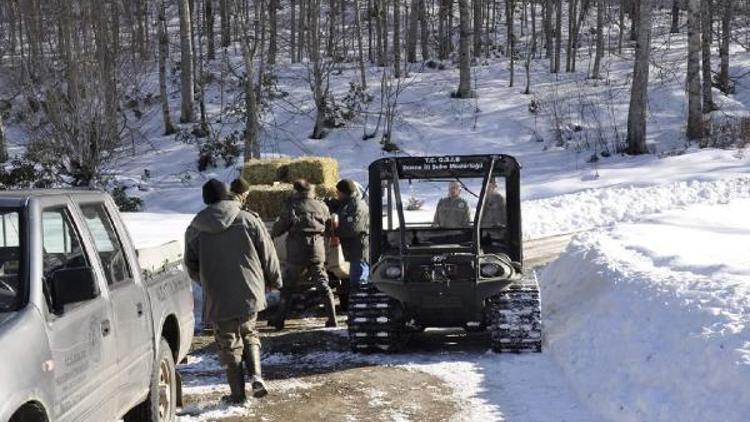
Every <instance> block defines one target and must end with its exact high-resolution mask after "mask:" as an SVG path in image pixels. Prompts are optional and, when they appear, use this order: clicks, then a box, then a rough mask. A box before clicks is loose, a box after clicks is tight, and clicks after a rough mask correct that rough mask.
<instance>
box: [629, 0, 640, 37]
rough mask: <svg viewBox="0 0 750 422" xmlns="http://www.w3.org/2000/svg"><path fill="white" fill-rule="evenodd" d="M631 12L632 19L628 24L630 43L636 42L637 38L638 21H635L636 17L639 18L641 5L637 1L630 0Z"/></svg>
mask: <svg viewBox="0 0 750 422" xmlns="http://www.w3.org/2000/svg"><path fill="white" fill-rule="evenodd" d="M632 6H633V8H632V12H631V16H633V19H632V20H631V22H630V24H631V25H630V41H636V40H637V38H638V25H639V23H638V19H636V16H640V11H639V9H640V7H641V4H640V2H639V1H638V0H632Z"/></svg>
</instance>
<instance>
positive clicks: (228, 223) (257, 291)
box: [185, 179, 282, 403]
mask: <svg viewBox="0 0 750 422" xmlns="http://www.w3.org/2000/svg"><path fill="white" fill-rule="evenodd" d="M203 202H205V204H206V205H207V207H206V208H205V209H204V210H203V211H201V212H200V213H198V215H196V216H195V218H194V219H193V221H192V222H191V223H190V226H189V227H188V229H187V231H186V233H185V266H186V267H187V269H188V272H189V274H190V277H191V278H193V280H195V281H196V282H198V283H199V284H200V285H201V286H202V287H203V290H204V292H205V297H206V304H205V306H206V315H205V318H206V320H207V321H208V322H210V323H212V324H213V326H214V335H215V338H216V345H217V347H218V358H219V363H220V364H221V365H222V366H224V367H225V368H226V374H227V381H228V384H229V387H230V390H231V395H230V396H227V397H224V400H225V401H228V402H231V403H243V402H244V401H245V400H246V396H245V376H244V371H243V368H242V362H243V360H244V362H245V365H246V366H247V369H248V371H250V375H251V377H252V389H253V396H255V397H263V396H265V395H266V394H268V391H267V389H266V385H265V383H264V382H263V378H262V376H261V368H260V338H259V336H258V332H257V331H256V328H255V323H256V319H257V315H258V312H260V311H262V310H263V309H265V308H266V296H265V292H266V289H267V288H268V287H271V288H276V289H278V288H281V285H282V284H281V273H280V270H279V260H278V257H277V256H276V250H275V249H274V246H273V241H272V240H271V237H270V236H269V234H268V231H267V230H266V228H265V226H264V224H263V222H262V221H261V219H260V218H259V217H258V215H257V214H254V213H251V212H247V211H242V210H241V209H240V204H239V202H237V201H235V200H232V199H231V197H230V195H229V191H228V190H227V187H226V185H225V184H224V183H223V182H221V181H219V180H216V179H211V180H209V181H208V182H206V184H205V185H203Z"/></svg>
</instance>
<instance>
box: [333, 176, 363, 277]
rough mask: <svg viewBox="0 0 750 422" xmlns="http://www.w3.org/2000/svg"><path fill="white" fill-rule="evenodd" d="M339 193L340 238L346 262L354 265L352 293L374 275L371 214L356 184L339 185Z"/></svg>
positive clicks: (347, 181) (350, 268)
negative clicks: (372, 271)
mask: <svg viewBox="0 0 750 422" xmlns="http://www.w3.org/2000/svg"><path fill="white" fill-rule="evenodd" d="M336 190H337V191H338V196H339V201H341V204H342V205H341V208H340V209H339V211H338V216H339V227H338V229H337V230H336V235H337V236H338V237H339V238H340V239H341V249H342V250H343V251H344V259H346V260H347V261H348V262H349V265H350V266H349V283H350V285H349V288H350V289H352V288H354V287H355V286H357V285H358V284H359V283H360V282H361V281H362V280H366V279H367V276H368V275H369V271H370V268H369V266H368V261H369V257H370V256H369V255H370V252H369V250H370V210H369V208H368V207H367V203H365V201H364V200H363V199H362V196H361V195H360V193H359V189H358V188H357V184H356V183H354V181H353V180H351V179H342V180H341V181H339V182H338V183H337V184H336Z"/></svg>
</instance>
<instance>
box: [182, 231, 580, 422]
mask: <svg viewBox="0 0 750 422" xmlns="http://www.w3.org/2000/svg"><path fill="white" fill-rule="evenodd" d="M569 240H570V236H569V235H565V236H556V237H553V238H547V239H541V240H538V241H531V242H528V243H527V247H526V265H527V268H534V267H539V266H541V265H545V264H546V263H548V262H550V261H551V260H553V259H554V258H555V257H557V256H558V255H559V254H560V252H561V251H562V250H563V249H564V248H565V246H566V245H567V243H568V242H569ZM323 321H324V320H323V319H319V318H307V319H295V320H291V321H289V322H288V324H287V329H285V330H284V331H282V332H274V331H273V330H271V329H270V328H268V327H266V326H265V324H264V323H261V327H260V328H261V332H262V336H263V356H264V358H263V369H264V376H265V379H266V380H267V381H268V383H269V389H270V390H271V394H270V395H269V396H268V397H266V398H264V399H262V400H252V401H251V402H250V403H249V404H248V405H247V406H245V407H242V408H240V407H227V406H224V405H220V404H218V400H219V398H220V397H221V396H222V395H224V394H227V393H228V389H227V387H226V385H225V384H224V374H223V371H222V369H221V368H220V367H219V365H218V363H217V362H216V360H215V358H214V355H215V353H214V352H215V350H214V348H215V346H214V344H213V339H212V338H211V337H210V336H198V337H196V339H195V342H194V345H193V346H194V351H193V353H192V354H191V358H190V361H189V362H188V363H187V364H184V365H181V366H180V372H181V374H182V376H183V379H184V393H185V406H184V407H183V408H182V409H181V410H180V411H179V418H178V420H180V421H194V420H195V421H199V420H200V421H208V420H222V421H255V420H262V421H285V422H286V421H289V422H297V421H299V422H313V421H453V420H466V419H475V420H490V419H504V418H506V417H509V418H512V419H514V420H515V419H517V418H519V417H520V419H523V420H535V419H536V420H538V418H543V417H544V414H541V415H539V414H537V415H536V416H534V415H535V414H534V412H533V411H530V412H527V411H525V410H523V409H526V405H527V404H528V405H531V403H524V400H525V399H524V398H523V397H522V398H520V399H519V400H515V399H516V398H517V397H514V398H513V400H510V401H509V400H508V398H507V397H504V395H503V394H501V395H499V396H498V400H495V399H494V396H493V395H492V394H484V396H487V397H470V396H471V395H472V394H474V393H476V392H470V391H468V390H471V389H472V388H474V387H472V385H475V384H476V380H473V379H472V377H474V378H476V376H477V374H476V372H477V370H476V367H477V365H478V366H479V367H482V366H485V367H488V369H487V371H484V372H487V373H492V372H493V371H502V372H504V373H505V375H506V376H509V375H510V376H518V377H524V374H525V373H531V372H534V371H540V372H544V373H548V372H550V371H554V370H555V369H554V368H552V369H549V368H547V366H549V365H550V363H549V362H548V360H549V358H545V357H544V354H542V355H525V356H500V357H498V356H497V355H494V354H491V353H488V352H487V350H488V346H487V345H488V336H487V335H486V334H485V333H478V334H466V333H464V332H463V331H462V330H428V331H426V332H425V333H422V334H419V335H417V336H415V338H414V339H413V340H412V342H411V343H410V346H409V353H408V354H405V355H398V356H377V355H369V356H363V355H357V354H353V353H350V352H349V351H348V350H349V349H348V345H347V338H346V330H345V328H339V329H323V328H319V327H322V325H323ZM340 322H341V323H342V324H343V323H344V322H345V317H343V316H342V317H341V318H340ZM488 356H489V357H488ZM495 361H497V362H495ZM496 364H497V365H500V366H499V367H497V368H496V367H495V365H496ZM524 365H528V366H529V369H528V370H527V371H521V370H517V369H516V368H522V367H523V366H524ZM529 371H530V372H529ZM515 373H518V374H517V375H514V374H515ZM485 375H487V374H485ZM529 378H533V377H529ZM560 378H562V376H561V377H560ZM496 381H497V380H480V381H479V382H480V383H483V384H486V385H495V383H496ZM506 382H507V385H505V383H506ZM518 382H519V380H514V379H512V377H509V378H508V379H507V380H502V383H501V384H500V385H499V386H498V388H507V389H508V390H507V391H512V388H517V387H518V385H517V384H518ZM525 382H526V383H527V385H525V386H524V389H525V390H528V391H534V390H535V389H540V390H541V391H546V390H547V389H548V388H549V387H550V385H554V383H551V384H550V382H548V381H545V382H544V383H543V384H538V385H537V384H535V381H534V380H533V379H532V381H531V382H530V383H529V381H528V380H527V381H525ZM472 383H473V384H472ZM511 384H512V385H511ZM564 389H565V386H564V385H563V386H561V387H560V388H559V389H558V390H561V391H562V390H564ZM470 393H471V394H470ZM524 394H526V393H520V395H521V396H523V395H524ZM554 394H556V395H557V396H559V395H560V394H561V393H560V392H559V391H557V392H555V393H554ZM474 395H475V396H476V395H477V394H474ZM480 396H482V395H481V394H480ZM515 396H519V394H516V395H515ZM558 398H559V397H558ZM514 400H515V401H514ZM528 400H529V401H533V400H536V398H534V397H533V395H532V397H529V398H528ZM497 401H500V402H501V403H496V402H497ZM574 401H575V400H574V399H573V398H563V399H562V401H561V403H560V407H561V409H555V408H554V406H553V407H552V408H550V409H549V412H551V413H550V415H555V417H556V418H557V420H559V419H560V418H563V419H565V418H564V417H563V416H564V415H565V414H567V413H566V412H568V413H569V412H571V411H573V414H572V415H571V419H570V420H573V419H582V418H583V419H585V417H584V416H585V414H583V413H580V412H578V410H580V409H577V408H576V406H575V403H567V402H574ZM518 409H520V411H518ZM571 409H572V410H571ZM544 412H547V410H544ZM560 412H562V413H560ZM545 414H546V413H545ZM561 415H562V416H561ZM582 415H583V416H582Z"/></svg>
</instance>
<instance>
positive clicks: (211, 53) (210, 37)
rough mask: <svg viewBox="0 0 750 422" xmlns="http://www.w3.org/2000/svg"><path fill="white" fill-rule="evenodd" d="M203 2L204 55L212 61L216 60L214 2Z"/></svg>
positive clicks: (212, 0) (210, 0) (207, 0)
mask: <svg viewBox="0 0 750 422" xmlns="http://www.w3.org/2000/svg"><path fill="white" fill-rule="evenodd" d="M203 1H205V2H206V3H205V9H204V10H205V17H204V18H203V19H204V21H203V22H204V23H205V25H206V29H205V31H204V32H205V35H206V43H207V44H208V52H207V53H206V57H207V58H208V60H213V59H215V58H216V44H215V42H214V38H215V37H214V0H203Z"/></svg>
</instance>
